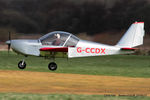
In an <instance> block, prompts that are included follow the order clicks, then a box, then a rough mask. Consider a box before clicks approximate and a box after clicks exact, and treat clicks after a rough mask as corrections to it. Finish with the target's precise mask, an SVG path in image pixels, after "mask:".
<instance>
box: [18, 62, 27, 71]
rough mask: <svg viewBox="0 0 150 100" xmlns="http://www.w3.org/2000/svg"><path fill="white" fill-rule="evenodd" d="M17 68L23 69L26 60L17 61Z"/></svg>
mask: <svg viewBox="0 0 150 100" xmlns="http://www.w3.org/2000/svg"><path fill="white" fill-rule="evenodd" d="M18 68H20V69H25V68H26V62H25V61H20V62H19V63H18Z"/></svg>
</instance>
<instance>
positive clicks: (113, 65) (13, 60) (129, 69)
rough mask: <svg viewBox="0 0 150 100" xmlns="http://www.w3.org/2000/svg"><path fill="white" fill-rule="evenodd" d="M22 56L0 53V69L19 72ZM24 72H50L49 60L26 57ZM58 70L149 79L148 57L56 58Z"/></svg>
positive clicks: (149, 58) (149, 64) (149, 66)
mask: <svg viewBox="0 0 150 100" xmlns="http://www.w3.org/2000/svg"><path fill="white" fill-rule="evenodd" d="M23 58H24V56H21V55H16V54H15V53H13V52H10V54H9V55H8V54H7V52H6V51H1V52H0V69H3V70H20V69H18V67H17V66H18V65H17V64H18V62H19V61H20V60H22V59H23ZM25 59H26V63H27V68H26V69H25V71H39V72H52V71H50V70H49V69H48V67H47V66H48V63H49V62H51V61H50V60H48V59H47V60H45V59H44V58H42V57H32V56H31V57H27V58H25ZM56 63H57V64H58V69H57V71H55V73H75V74H90V75H109V76H128V77H147V78H149V77H150V56H137V55H115V56H100V57H89V58H72V59H69V60H68V61H67V59H66V58H57V59H56Z"/></svg>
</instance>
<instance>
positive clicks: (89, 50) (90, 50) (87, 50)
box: [77, 47, 105, 54]
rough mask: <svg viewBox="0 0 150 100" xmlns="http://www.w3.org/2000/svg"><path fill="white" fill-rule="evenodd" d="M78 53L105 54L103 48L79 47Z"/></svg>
mask: <svg viewBox="0 0 150 100" xmlns="http://www.w3.org/2000/svg"><path fill="white" fill-rule="evenodd" d="M77 52H78V53H82V52H85V53H95V54H105V48H85V49H82V48H81V47H78V48H77Z"/></svg>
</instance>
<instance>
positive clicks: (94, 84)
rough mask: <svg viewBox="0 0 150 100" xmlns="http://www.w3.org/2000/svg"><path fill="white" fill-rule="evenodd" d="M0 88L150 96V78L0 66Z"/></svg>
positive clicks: (7, 90) (29, 91) (6, 90)
mask: <svg viewBox="0 0 150 100" xmlns="http://www.w3.org/2000/svg"><path fill="white" fill-rule="evenodd" d="M0 92H18V93H40V94H49V93H67V94H104V95H105V94H117V95H119V94H125V95H135V94H136V95H148V96H150V78H129V77H116V76H96V75H79V74H60V73H48V72H28V71H4V70H0Z"/></svg>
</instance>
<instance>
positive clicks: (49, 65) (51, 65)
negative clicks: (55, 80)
mask: <svg viewBox="0 0 150 100" xmlns="http://www.w3.org/2000/svg"><path fill="white" fill-rule="evenodd" d="M48 68H49V70H51V71H55V70H56V69H57V64H56V63H55V62H51V63H49V64H48Z"/></svg>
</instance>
